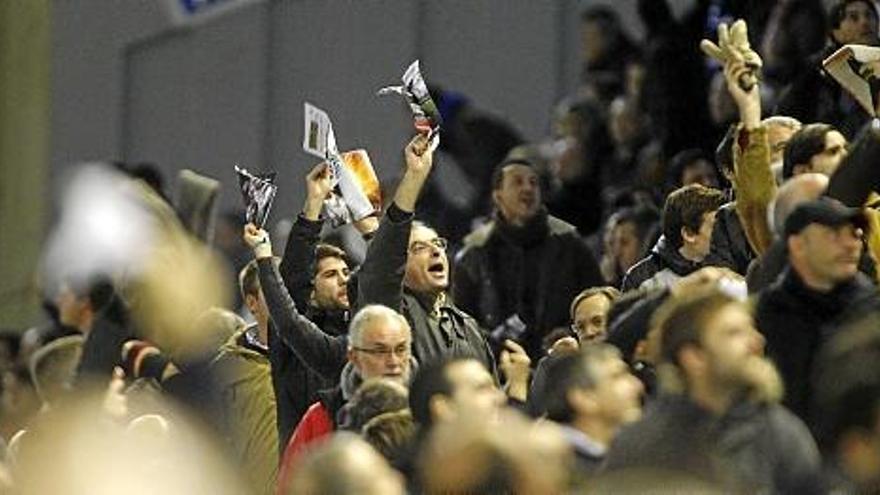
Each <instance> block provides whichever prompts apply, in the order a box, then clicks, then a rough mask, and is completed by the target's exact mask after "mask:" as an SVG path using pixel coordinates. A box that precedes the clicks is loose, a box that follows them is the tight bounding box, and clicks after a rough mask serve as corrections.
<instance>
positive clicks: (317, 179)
mask: <svg viewBox="0 0 880 495" xmlns="http://www.w3.org/2000/svg"><path fill="white" fill-rule="evenodd" d="M332 190H333V180H332V177H331V174H330V167H329V166H328V165H327V163H326V162H322V163H319V164H318V165H315V167H314V168H312V170H311V171H310V172H309V173H308V174H307V175H306V202H305V205H304V206H303V216H304V217H306V219H307V220H311V221H313V222H314V221H317V220H318V218H319V217H320V215H321V208H322V206H323V204H324V200H325V199H327V196H328V195H330V192H331V191H332Z"/></svg>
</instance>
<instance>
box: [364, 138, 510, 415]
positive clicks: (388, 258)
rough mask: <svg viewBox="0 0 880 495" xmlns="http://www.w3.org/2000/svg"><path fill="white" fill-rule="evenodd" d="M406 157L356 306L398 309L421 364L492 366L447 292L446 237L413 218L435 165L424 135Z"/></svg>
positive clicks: (474, 328)
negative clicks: (452, 360) (459, 358)
mask: <svg viewBox="0 0 880 495" xmlns="http://www.w3.org/2000/svg"><path fill="white" fill-rule="evenodd" d="M404 157H405V161H406V170H405V171H404V174H403V177H402V178H401V180H400V184H399V185H398V187H397V191H396V193H395V195H394V200H393V201H392V203H391V205H389V206H388V209H387V210H386V213H385V215H384V216H383V217H382V220H381V221H380V223H379V228H378V229H377V230H376V233H375V236H374V237H373V240H372V242H371V243H370V246H369V248H368V249H367V256H366V258H365V259H364V263H363V264H362V265H361V269H360V272H359V276H358V304H359V305H367V304H382V305H384V306H388V307H389V308H394V309H397V310H399V311H400V313H401V314H402V315H404V316H405V317H406V319H407V320H408V321H409V323H410V326H411V328H412V332H413V356H414V357H415V358H416V360H417V361H418V362H419V363H420V364H424V363H426V362H428V361H430V360H432V359H437V358H440V357H443V356H446V355H450V354H467V355H471V356H474V357H475V358H476V359H478V360H479V361H480V362H482V363H483V364H484V365H486V367H487V368H488V369H491V370H494V369H495V358H494V356H493V355H492V351H491V350H490V348H489V345H488V343H487V342H486V339H485V337H484V336H483V333H482V331H481V330H480V327H479V324H478V323H477V321H476V320H475V319H474V318H473V317H472V316H470V315H469V314H467V313H466V312H465V311H462V310H461V309H459V308H458V307H457V306H456V305H455V304H454V303H453V302H452V301H451V300H450V298H449V296H448V293H447V289H448V287H449V259H448V258H447V254H446V240H445V239H443V238H441V237H439V236H438V235H437V232H436V231H435V230H434V229H432V228H430V227H428V226H427V225H424V224H421V223H414V222H413V216H414V212H415V207H416V202H417V200H418V197H419V194H420V193H421V191H422V189H423V187H424V185H425V182H426V181H427V179H428V176H429V175H430V172H431V168H432V166H433V151H432V150H431V148H430V146H429V142H428V139H427V136H425V135H418V136H416V137H415V138H413V140H412V141H410V143H409V144H408V145H407V147H406V149H405V152H404ZM524 386H526V385H524ZM523 399H524V397H523Z"/></svg>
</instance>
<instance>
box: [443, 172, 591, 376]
mask: <svg viewBox="0 0 880 495" xmlns="http://www.w3.org/2000/svg"><path fill="white" fill-rule="evenodd" d="M492 200H493V202H494V204H495V215H494V218H493V220H492V222H490V223H488V224H486V225H485V226H482V227H480V228H478V229H477V230H475V231H474V232H472V233H471V234H470V235H468V236H467V237H466V238H465V240H464V244H465V247H464V249H462V251H461V252H460V253H459V254H458V256H457V257H456V263H455V284H454V291H453V295H454V299H455V303H456V304H457V305H459V306H460V307H461V308H462V309H464V310H465V311H467V312H468V313H470V314H472V315H475V317H476V318H477V319H478V321H479V322H480V324H481V325H482V326H483V327H484V328H487V329H492V328H497V327H498V326H499V325H501V324H503V323H504V322H505V321H507V320H508V319H509V318H511V317H518V318H519V319H520V320H521V321H522V322H523V323H524V324H525V330H524V334H523V342H524V346H525V347H526V350H527V351H528V352H529V356H531V358H532V359H533V360H537V359H539V358H540V357H541V354H542V352H541V340H542V339H543V337H544V336H545V335H547V333H549V332H550V331H551V330H552V329H554V328H556V327H559V326H563V325H565V324H566V323H568V305H569V303H570V302H571V300H572V298H574V296H575V295H577V294H578V292H580V291H582V290H583V289H585V288H587V287H592V286H595V285H601V284H602V276H601V275H600V273H599V267H598V265H597V264H596V260H595V258H594V257H593V254H592V253H591V252H590V249H589V248H588V247H587V245H586V243H585V242H584V241H583V239H581V237H580V235H578V233H577V230H576V229H575V227H574V226H573V225H570V224H569V223H567V222H564V221H562V220H560V219H559V218H556V217H554V216H553V215H550V214H548V213H547V210H546V209H545V207H544V205H543V202H542V200H541V190H540V186H539V185H538V174H537V173H536V172H535V170H534V168H533V167H532V165H531V164H530V163H528V162H526V161H522V160H508V161H505V162H503V163H501V165H499V166H498V167H497V168H496V170H495V173H494V174H493V176H492Z"/></svg>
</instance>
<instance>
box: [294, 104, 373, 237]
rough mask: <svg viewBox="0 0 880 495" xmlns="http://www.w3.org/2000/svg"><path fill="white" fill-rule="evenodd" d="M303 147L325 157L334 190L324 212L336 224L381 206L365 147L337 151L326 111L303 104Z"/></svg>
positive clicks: (348, 221) (362, 216)
mask: <svg viewBox="0 0 880 495" xmlns="http://www.w3.org/2000/svg"><path fill="white" fill-rule="evenodd" d="M304 110H305V132H304V134H303V149H304V150H305V151H306V152H307V153H310V154H312V155H315V156H317V157H319V158H321V159H323V160H326V161H327V164H328V168H329V169H330V176H331V181H332V184H333V188H334V193H333V194H331V195H330V197H328V198H327V199H326V200H325V201H324V214H325V216H326V217H327V218H328V219H329V220H330V223H331V225H333V226H334V227H338V226H340V225H344V224H346V223H351V222H353V221H359V220H363V219H364V218H366V217H368V216H370V215H373V214H374V213H375V212H376V211H377V210H379V209H381V207H382V197H381V193H380V189H379V179H378V178H377V176H376V172H375V170H374V169H373V164H372V162H371V161H370V156H369V155H368V154H367V152H366V150H354V151H349V152H346V153H339V149H338V148H337V146H336V135H335V134H334V133H333V124H332V122H331V121H330V117H329V116H328V115H327V112H325V111H323V110H321V109H320V108H318V107H316V106H314V105H312V104H310V103H308V102H307V103H305V104H304Z"/></svg>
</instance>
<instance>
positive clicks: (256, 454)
mask: <svg viewBox="0 0 880 495" xmlns="http://www.w3.org/2000/svg"><path fill="white" fill-rule="evenodd" d="M247 330H248V329H245V330H242V331H240V332H237V333H235V334H234V335H233V336H232V337H231V338H230V339H229V340H228V341H227V342H226V343H225V344H224V345H223V346H222V347H221V348H220V353H219V354H218V355H217V357H216V358H215V359H214V361H213V363H212V366H213V367H214V368H215V369H216V370H217V371H218V373H217V376H218V377H219V381H220V383H219V386H220V389H221V392H222V397H223V399H222V400H223V406H224V410H225V413H226V422H227V424H228V425H229V427H230V433H231V439H230V440H231V442H232V447H233V450H234V452H235V453H236V455H237V456H238V460H239V463H240V465H241V466H242V469H243V472H244V473H245V474H246V475H247V477H248V478H249V480H250V485H251V486H253V487H254V488H255V489H258V491H257V493H265V494H270V493H273V491H274V488H275V478H276V475H277V473H278V433H277V431H276V412H275V392H274V390H273V389H272V376H271V375H272V373H271V370H270V364H269V357H268V355H267V353H266V351H265V350H262V349H258V348H255V347H253V346H251V345H249V343H248V342H247V339H246V336H245V332H246V331H247Z"/></svg>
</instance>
